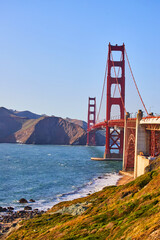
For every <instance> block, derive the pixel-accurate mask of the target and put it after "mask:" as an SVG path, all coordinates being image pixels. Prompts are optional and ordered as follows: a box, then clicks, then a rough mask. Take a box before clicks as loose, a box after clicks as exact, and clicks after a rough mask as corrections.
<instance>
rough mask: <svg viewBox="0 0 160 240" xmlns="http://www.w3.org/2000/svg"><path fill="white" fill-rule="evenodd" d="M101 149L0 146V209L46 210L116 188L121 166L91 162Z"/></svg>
mask: <svg viewBox="0 0 160 240" xmlns="http://www.w3.org/2000/svg"><path fill="white" fill-rule="evenodd" d="M103 153H104V147H87V146H56V145H20V144H0V206H2V207H8V206H12V207H14V208H15V210H20V209H23V208H24V206H23V204H20V203H19V199H20V198H25V199H27V200H29V199H34V200H35V202H34V203H29V204H27V205H29V206H31V207H32V208H33V209H35V208H38V209H39V210H47V209H48V208H51V207H52V206H53V205H55V204H56V203H58V202H61V201H66V200H72V199H75V198H79V197H84V196H87V195H88V194H91V193H93V192H96V191H99V190H101V189H102V188H103V187H105V186H109V185H115V184H116V182H117V181H118V179H119V178H120V176H119V175H118V171H119V170H120V169H121V168H122V163H121V162H111V161H108V162H101V161H92V160H90V158H91V157H102V156H103Z"/></svg>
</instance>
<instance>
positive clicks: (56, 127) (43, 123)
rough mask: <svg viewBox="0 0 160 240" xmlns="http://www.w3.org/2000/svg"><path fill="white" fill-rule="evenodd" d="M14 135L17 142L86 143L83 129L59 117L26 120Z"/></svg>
mask: <svg viewBox="0 0 160 240" xmlns="http://www.w3.org/2000/svg"><path fill="white" fill-rule="evenodd" d="M15 137H16V139H17V141H18V142H20V143H27V144H58V145H73V144H74V145H75V144H80V145H84V144H86V132H85V131H84V129H83V128H81V127H80V126H78V125H77V124H73V123H69V122H68V121H66V120H64V119H62V118H59V117H41V118H40V119H37V120H28V121H27V122H25V123H24V125H23V126H22V129H21V130H19V131H18V132H16V133H15Z"/></svg>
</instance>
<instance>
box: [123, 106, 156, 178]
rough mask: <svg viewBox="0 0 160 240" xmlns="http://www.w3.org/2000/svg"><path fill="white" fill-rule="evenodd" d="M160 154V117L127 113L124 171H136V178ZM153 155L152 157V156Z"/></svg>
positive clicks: (139, 112) (140, 113)
mask: <svg viewBox="0 0 160 240" xmlns="http://www.w3.org/2000/svg"><path fill="white" fill-rule="evenodd" d="M159 154H160V117H154V116H148V117H147V118H143V114H142V111H141V110H139V111H138V114H137V118H136V119H131V118H129V113H127V114H126V118H125V123H124V150H123V171H134V178H136V177H138V176H140V175H142V174H144V170H145V167H146V166H148V165H149V163H150V162H151V161H152V160H150V159H154V157H155V156H157V155H159ZM150 156H151V157H150Z"/></svg>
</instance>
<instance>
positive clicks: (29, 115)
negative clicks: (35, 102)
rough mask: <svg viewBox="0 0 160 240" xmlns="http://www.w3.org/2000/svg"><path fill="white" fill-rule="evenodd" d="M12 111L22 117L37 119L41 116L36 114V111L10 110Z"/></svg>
mask: <svg viewBox="0 0 160 240" xmlns="http://www.w3.org/2000/svg"><path fill="white" fill-rule="evenodd" d="M10 111H12V113H13V114H14V115H16V116H18V117H24V118H29V119H38V118H40V117H42V116H41V115H38V114H36V113H32V112H30V111H16V110H15V111H14V110H10Z"/></svg>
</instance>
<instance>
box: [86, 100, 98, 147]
mask: <svg viewBox="0 0 160 240" xmlns="http://www.w3.org/2000/svg"><path fill="white" fill-rule="evenodd" d="M95 122H96V98H95V97H94V98H90V97H89V99H88V124H87V145H88V146H95V145H96V134H95V131H94V132H90V128H91V127H92V126H93V125H95Z"/></svg>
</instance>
